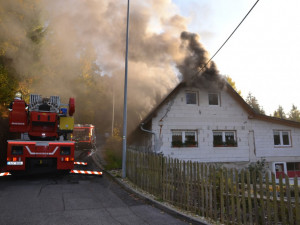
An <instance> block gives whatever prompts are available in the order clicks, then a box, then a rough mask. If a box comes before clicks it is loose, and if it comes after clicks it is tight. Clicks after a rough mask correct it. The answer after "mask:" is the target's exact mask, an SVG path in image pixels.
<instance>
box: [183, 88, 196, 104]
mask: <svg viewBox="0 0 300 225" xmlns="http://www.w3.org/2000/svg"><path fill="white" fill-rule="evenodd" d="M185 99H186V104H190V105H196V104H197V93H196V92H190V91H189V92H186V93H185Z"/></svg>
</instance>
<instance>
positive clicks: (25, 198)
mask: <svg viewBox="0 0 300 225" xmlns="http://www.w3.org/2000/svg"><path fill="white" fill-rule="evenodd" d="M81 159H82V160H85V161H87V162H88V163H89V166H88V169H97V170H99V168H96V167H95V165H94V164H93V163H92V159H91V157H82V158H81ZM77 168H82V169H84V167H83V166H78V167H77ZM0 212H1V214H0V215H1V216H0V224H1V225H2V224H3V225H27V224H28V225H29V224H30V225H35V224H37V225H52V224H53V225H54V224H55V225H64V224H72V225H89V224H90V225H93V224H95V225H96V224H100V225H102V224H109V225H111V224H113V225H115V224H116V225H121V224H122V225H123V224H128V225H134V224H137V225H140V224H149V225H152V224H153V225H164V224H165V225H172V224H174V225H175V224H176V225H181V224H188V223H187V222H184V221H181V220H179V219H177V218H174V217H172V216H171V215H169V214H166V213H164V212H163V211H161V210H159V209H157V208H154V207H152V206H150V205H147V204H145V203H144V202H143V201H142V200H140V199H138V198H137V197H136V196H134V195H132V194H130V193H128V192H126V191H125V190H124V189H122V188H121V187H120V186H119V185H118V184H116V183H115V182H114V181H113V180H111V179H110V178H108V177H106V176H105V175H103V176H102V177H100V176H87V175H80V174H65V175H57V174H52V175H51V174H48V175H39V176H19V177H13V176H8V177H0Z"/></svg>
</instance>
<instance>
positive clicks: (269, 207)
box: [265, 173, 272, 224]
mask: <svg viewBox="0 0 300 225" xmlns="http://www.w3.org/2000/svg"><path fill="white" fill-rule="evenodd" d="M265 179H266V192H267V196H266V201H267V204H266V205H267V223H268V224H271V223H272V218H271V204H270V185H269V173H266V178H265Z"/></svg>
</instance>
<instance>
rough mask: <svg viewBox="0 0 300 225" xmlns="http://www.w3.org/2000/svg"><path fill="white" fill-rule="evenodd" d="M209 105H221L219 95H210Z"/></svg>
mask: <svg viewBox="0 0 300 225" xmlns="http://www.w3.org/2000/svg"><path fill="white" fill-rule="evenodd" d="M208 104H209V105H220V99H219V93H208Z"/></svg>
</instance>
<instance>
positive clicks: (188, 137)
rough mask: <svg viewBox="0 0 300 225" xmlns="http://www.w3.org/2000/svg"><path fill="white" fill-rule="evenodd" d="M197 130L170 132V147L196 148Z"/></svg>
mask: <svg viewBox="0 0 300 225" xmlns="http://www.w3.org/2000/svg"><path fill="white" fill-rule="evenodd" d="M197 136H198V135H197V130H172V147H174V148H178V147H197V146H198V141H197Z"/></svg>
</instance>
